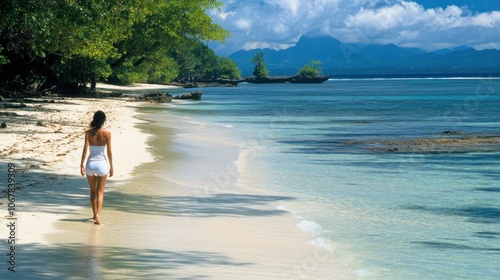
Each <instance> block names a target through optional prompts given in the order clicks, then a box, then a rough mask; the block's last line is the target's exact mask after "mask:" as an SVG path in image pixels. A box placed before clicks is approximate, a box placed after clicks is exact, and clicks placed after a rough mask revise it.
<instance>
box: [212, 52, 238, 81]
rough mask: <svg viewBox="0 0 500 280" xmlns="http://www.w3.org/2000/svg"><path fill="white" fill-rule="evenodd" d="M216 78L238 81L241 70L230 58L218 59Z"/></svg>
mask: <svg viewBox="0 0 500 280" xmlns="http://www.w3.org/2000/svg"><path fill="white" fill-rule="evenodd" d="M217 69H218V75H217V76H218V77H219V78H222V79H239V78H241V70H240V68H238V65H237V64H236V63H235V62H234V61H233V60H232V59H230V58H227V57H219V60H218V66H217Z"/></svg>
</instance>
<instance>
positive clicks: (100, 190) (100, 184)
mask: <svg viewBox="0 0 500 280" xmlns="http://www.w3.org/2000/svg"><path fill="white" fill-rule="evenodd" d="M96 178H97V187H96V191H97V197H96V215H95V224H100V223H101V220H100V218H99V215H100V214H101V209H102V205H103V203H104V188H105V187H106V180H107V179H108V175H105V176H102V177H100V176H97V177H96Z"/></svg>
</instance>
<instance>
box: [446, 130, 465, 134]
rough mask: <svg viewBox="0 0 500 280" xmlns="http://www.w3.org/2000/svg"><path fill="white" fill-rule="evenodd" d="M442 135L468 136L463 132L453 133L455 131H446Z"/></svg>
mask: <svg viewBox="0 0 500 280" xmlns="http://www.w3.org/2000/svg"><path fill="white" fill-rule="evenodd" d="M442 134H448V135H464V134H466V133H465V132H463V131H453V130H446V131H443V132H442Z"/></svg>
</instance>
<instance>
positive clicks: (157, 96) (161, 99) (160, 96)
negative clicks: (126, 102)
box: [136, 92, 172, 103]
mask: <svg viewBox="0 0 500 280" xmlns="http://www.w3.org/2000/svg"><path fill="white" fill-rule="evenodd" d="M136 101H145V102H149V103H169V102H172V95H171V94H170V93H161V92H155V93H148V94H144V95H141V96H138V97H136Z"/></svg>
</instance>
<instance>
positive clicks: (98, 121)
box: [90, 110, 106, 128]
mask: <svg viewBox="0 0 500 280" xmlns="http://www.w3.org/2000/svg"><path fill="white" fill-rule="evenodd" d="M105 121H106V114H104V112H103V111H100V110H99V111H97V112H95V113H94V119H93V120H92V121H91V122H90V127H92V128H101V127H102V125H103V124H104V122H105Z"/></svg>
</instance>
